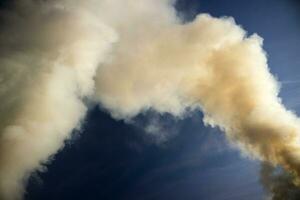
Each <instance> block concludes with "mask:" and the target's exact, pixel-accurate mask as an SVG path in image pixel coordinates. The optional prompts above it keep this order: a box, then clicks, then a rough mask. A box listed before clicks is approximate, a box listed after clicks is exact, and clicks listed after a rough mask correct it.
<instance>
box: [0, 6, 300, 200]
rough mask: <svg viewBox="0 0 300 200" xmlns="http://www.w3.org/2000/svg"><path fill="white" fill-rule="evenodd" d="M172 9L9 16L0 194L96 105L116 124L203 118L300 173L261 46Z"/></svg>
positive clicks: (5, 18)
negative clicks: (145, 116)
mask: <svg viewBox="0 0 300 200" xmlns="http://www.w3.org/2000/svg"><path fill="white" fill-rule="evenodd" d="M173 4H174V1H168V0H141V1H134V0H122V1H118V0H85V1H84V0H63V1H55V0H54V1H34V0H19V1H15V2H14V4H13V5H12V6H11V9H10V10H5V11H1V14H0V16H1V19H0V21H1V23H2V24H3V26H1V27H2V28H1V30H0V43H1V50H0V65H1V69H0V70H1V73H0V82H1V87H0V97H1V100H2V104H1V105H0V111H1V115H0V118H1V123H0V129H1V130H0V131H1V138H0V148H1V151H0V163H1V164H0V177H1V180H0V195H1V197H0V198H1V199H5V200H15V199H20V198H21V197H22V194H23V193H24V189H23V187H24V185H23V183H25V182H26V179H27V177H28V176H29V175H30V173H31V172H32V171H33V170H42V169H43V163H45V162H47V161H48V159H49V156H51V155H53V154H54V153H56V152H57V151H58V150H59V149H60V148H62V146H63V143H64V141H65V140H66V139H68V138H69V137H70V133H71V132H72V130H74V129H78V128H80V122H81V121H82V120H83V118H84V116H85V112H86V110H87V109H88V108H87V105H86V103H85V101H86V100H88V101H91V100H92V101H94V102H96V103H99V104H100V105H101V106H102V107H103V108H105V109H106V110H107V111H109V112H110V113H111V114H112V116H114V117H115V118H118V119H124V120H130V119H131V118H133V117H134V116H136V115H137V114H138V113H141V112H144V111H147V110H149V109H152V110H155V111H157V112H160V113H170V114H172V115H174V116H183V115H184V114H185V113H186V112H188V111H191V110H195V109H201V110H202V111H203V113H204V115H205V117H204V122H205V123H206V124H207V125H211V126H218V127H220V128H221V129H222V130H223V131H224V132H225V133H226V135H227V137H228V139H230V140H231V141H233V142H235V143H236V144H237V145H238V146H239V147H240V148H241V149H242V150H243V151H244V152H246V153H247V154H248V155H251V156H253V157H255V158H258V159H260V160H262V161H266V162H268V163H271V164H272V165H281V166H282V167H283V168H284V169H285V170H288V171H290V172H291V173H293V174H295V176H296V177H299V176H300V167H299V166H300V163H299V162H300V160H299V158H300V144H299V133H298V132H299V130H300V129H299V125H298V124H299V119H298V118H297V117H296V115H295V114H293V113H292V112H291V111H288V110H286V109H285V107H284V106H283V105H282V103H281V101H280V99H279V98H278V92H279V86H278V83H277V81H276V79H275V78H274V77H273V76H272V74H271V73H270V72H269V69H268V65H267V59H266V54H265V52H264V50H263V49H262V42H263V41H262V38H260V37H259V36H257V35H255V34H254V35H252V36H248V35H247V33H246V32H245V30H243V29H242V28H241V27H240V26H238V25H237V24H236V23H235V21H234V19H233V18H230V17H224V18H214V17H211V16H210V15H208V14H200V15H198V16H197V17H196V19H195V20H194V21H192V22H189V23H183V22H181V20H180V19H179V18H178V17H177V16H176V12H175V9H174V8H173Z"/></svg>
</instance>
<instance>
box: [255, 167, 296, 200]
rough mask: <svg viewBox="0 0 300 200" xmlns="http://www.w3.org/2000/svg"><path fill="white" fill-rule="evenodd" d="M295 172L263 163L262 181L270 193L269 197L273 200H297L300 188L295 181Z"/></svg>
mask: <svg viewBox="0 0 300 200" xmlns="http://www.w3.org/2000/svg"><path fill="white" fill-rule="evenodd" d="M294 180H295V177H294V174H292V173H289V172H287V171H283V170H282V169H280V168H276V167H274V166H272V165H270V164H268V163H262V165H261V183H262V185H263V186H264V189H265V190H266V191H267V193H268V197H267V199H270V200H271V199H272V200H286V199H288V200H297V199H299V197H300V189H299V187H298V186H297V185H296V184H295V183H294Z"/></svg>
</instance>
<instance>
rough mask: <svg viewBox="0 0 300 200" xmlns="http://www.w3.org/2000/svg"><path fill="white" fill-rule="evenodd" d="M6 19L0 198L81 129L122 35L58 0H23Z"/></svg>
mask: <svg viewBox="0 0 300 200" xmlns="http://www.w3.org/2000/svg"><path fill="white" fill-rule="evenodd" d="M1 19H2V20H3V23H4V27H2V26H1V27H2V28H1V33H0V43H1V53H0V65H1V69H0V70H1V72H0V80H1V87H0V97H1V106H0V110H1V124H0V128H1V140H0V163H1V164H0V177H1V179H0V196H1V197H0V199H1V200H2V199H5V200H6V199H8V200H10V199H20V198H21V197H22V194H23V192H24V191H23V184H22V183H23V182H24V181H25V180H26V178H27V177H28V175H29V174H30V172H32V170H35V169H40V170H41V169H42V163H44V162H45V161H46V160H47V159H48V158H49V156H51V155H53V154H54V153H55V152H56V151H57V150H58V149H60V148H61V147H62V145H63V142H64V140H65V139H67V138H68V137H69V136H70V133H71V131H72V130H73V129H74V128H78V127H79V123H80V121H81V120H82V119H83V117H84V115H85V112H86V110H87V108H86V106H85V105H84V103H83V102H82V99H83V98H86V97H88V96H90V95H91V94H92V93H93V89H94V82H93V77H94V75H95V72H96V68H97V65H98V63H99V62H101V61H102V60H103V58H104V54H105V52H106V51H107V50H108V48H109V44H110V43H111V42H112V41H114V40H115V37H116V35H115V34H114V33H113V32H112V30H110V29H109V28H107V27H106V26H104V25H102V24H101V22H99V21H98V20H97V18H96V17H95V16H94V15H93V13H89V12H86V11H85V10H83V9H82V10H76V9H68V8H63V7H60V6H59V4H57V5H55V4H48V3H42V2H31V1H19V2H16V4H15V10H13V11H6V12H2V13H1Z"/></svg>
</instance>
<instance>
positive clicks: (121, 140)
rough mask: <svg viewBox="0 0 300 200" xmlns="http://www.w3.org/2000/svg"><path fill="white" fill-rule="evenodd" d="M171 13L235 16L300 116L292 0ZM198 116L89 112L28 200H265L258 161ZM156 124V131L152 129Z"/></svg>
mask: <svg viewBox="0 0 300 200" xmlns="http://www.w3.org/2000/svg"><path fill="white" fill-rule="evenodd" d="M176 9H177V11H178V13H179V15H180V16H182V17H184V19H185V20H186V21H190V20H192V19H193V18H194V17H195V16H196V15H197V14H199V13H210V14H211V15H212V16H215V17H222V16H232V17H234V19H235V21H236V22H237V24H239V25H241V26H242V27H243V28H244V29H245V30H247V31H248V33H249V34H252V33H257V34H258V35H260V36H261V37H263V38H264V49H265V50H266V52H267V54H268V62H269V67H270V70H271V72H272V74H274V75H275V76H276V77H277V79H278V80H279V81H280V82H281V83H282V90H281V93H280V96H281V98H282V101H283V103H284V105H285V106H286V107H287V108H289V109H292V110H294V111H295V112H296V113H298V114H299V113H300V92H299V91H300V90H299V89H300V82H298V81H300V75H299V72H300V69H299V65H300V57H299V55H298V54H299V53H298V52H300V36H299V35H300V34H299V33H300V26H299V20H298V19H299V17H300V12H299V11H300V3H299V2H298V1H297V0H252V1H248V0H178V2H177V4H176ZM202 118H203V114H202V113H201V112H200V111H194V112H192V113H190V114H188V115H187V116H185V118H182V119H178V118H175V117H173V116H171V115H168V114H163V115H162V114H159V113H156V112H155V111H151V110H150V111H148V112H146V113H142V114H139V115H138V116H137V117H135V118H134V119H133V120H131V121H129V122H124V121H123V120H116V119H114V118H112V117H111V116H110V114H109V113H107V112H106V111H105V110H103V109H102V108H99V107H94V108H93V109H91V110H90V111H89V112H88V116H87V118H86V120H85V122H84V125H83V128H82V130H81V131H77V132H76V131H75V132H74V133H73V137H72V139H71V140H69V141H67V142H66V143H67V144H66V146H65V148H64V149H62V150H60V151H59V152H58V153H57V154H56V155H54V156H53V157H52V158H51V162H50V163H49V164H47V167H46V168H47V169H45V171H44V172H36V173H34V174H33V175H32V176H31V178H30V180H29V184H28V185H27V192H26V194H25V199H26V200H40V199H43V200H67V199H72V200H77V199H78V200H79V199H86V200H94V199H95V200H96V199H102V200H106V199H107V200H148V199H149V200H150V199H151V200H152V199H153V200H164V199H173V200H181V199H188V200H196V199H197V200H202V199H203V200H227V199H228V200H253V199H258V200H259V199H264V197H265V196H266V192H265V191H264V188H263V187H262V185H261V183H260V180H259V179H260V176H259V173H260V163H259V162H258V161H256V160H253V159H251V158H249V157H248V156H247V155H244V154H242V153H241V152H240V151H239V150H237V148H236V147H235V146H234V145H233V144H231V143H229V142H228V141H227V140H226V138H225V136H224V135H223V133H222V132H221V131H220V130H219V129H217V128H211V127H206V126H204V124H203V122H202ZM153 124H155V125H157V126H155V127H159V128H158V129H156V130H154V131H153Z"/></svg>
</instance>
